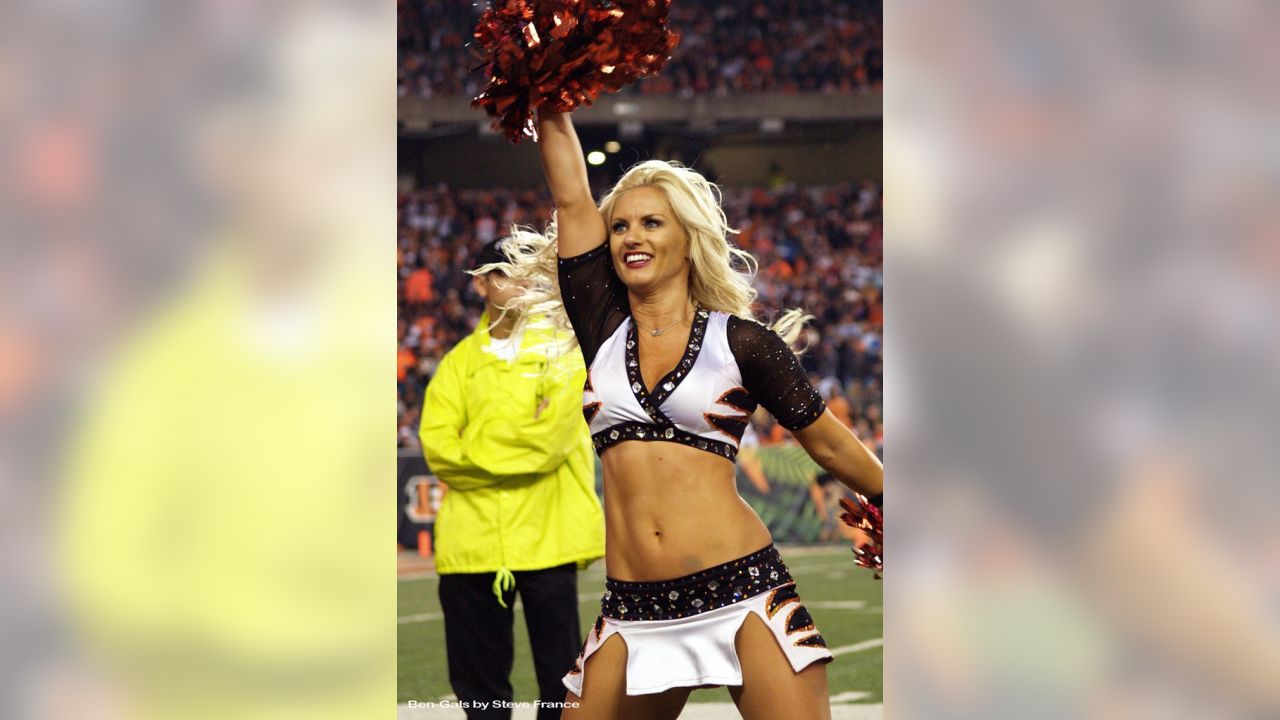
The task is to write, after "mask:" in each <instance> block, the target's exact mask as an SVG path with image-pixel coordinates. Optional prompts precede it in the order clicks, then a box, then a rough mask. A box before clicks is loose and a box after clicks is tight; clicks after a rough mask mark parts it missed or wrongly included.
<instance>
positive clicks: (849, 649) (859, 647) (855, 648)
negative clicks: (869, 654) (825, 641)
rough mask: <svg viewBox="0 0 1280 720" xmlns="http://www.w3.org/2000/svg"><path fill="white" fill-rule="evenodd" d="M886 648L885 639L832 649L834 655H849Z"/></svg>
mask: <svg viewBox="0 0 1280 720" xmlns="http://www.w3.org/2000/svg"><path fill="white" fill-rule="evenodd" d="M878 647H884V638H874V639H872V640H863V641H862V642H860V643H854V644H852V645H841V646H840V647H838V648H831V654H832V655H836V656H839V655H847V654H849V653H856V652H862V651H863V650H871V649H872V648H878Z"/></svg>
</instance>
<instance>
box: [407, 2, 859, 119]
mask: <svg viewBox="0 0 1280 720" xmlns="http://www.w3.org/2000/svg"><path fill="white" fill-rule="evenodd" d="M399 7H400V17H399V50H400V60H399V80H398V86H399V93H400V95H401V96H414V95H416V96H421V97H440V96H465V97H474V96H475V95H477V94H479V92H480V89H481V86H482V85H483V84H484V81H485V78H484V75H483V72H482V71H480V70H479V69H478V67H479V65H480V60H479V59H478V57H477V56H475V55H473V54H472V52H471V50H470V49H468V47H467V45H468V44H469V43H470V42H471V33H472V30H473V29H474V28H475V24H476V20H477V19H478V18H479V17H480V13H481V12H482V11H483V10H484V8H485V4H484V3H472V2H470V1H469V0H468V1H465V2H464V1H463V0H402V1H401V3H400V6H399ZM881 14H882V3H881V2H879V0H750V1H749V2H742V1H741V0H738V1H736V2H731V1H730V0H680V2H675V3H672V4H671V15H670V17H671V25H672V27H674V28H675V29H676V30H678V31H679V32H680V35H681V39H680V44H679V45H678V46H677V47H676V49H675V51H674V52H673V53H672V56H671V59H670V60H669V61H668V62H667V64H666V66H665V68H664V69H663V71H662V73H661V74H659V75H658V76H657V77H653V78H647V79H645V80H642V81H641V82H640V83H638V84H636V85H633V86H631V87H629V88H627V89H626V90H624V91H623V92H624V93H632V94H640V95H677V96H679V97H692V96H694V95H706V94H708V93H709V94H713V95H719V96H725V95H740V94H745V93H753V92H785V93H822V94H826V95H831V94H837V93H850V92H870V91H876V92H878V91H879V90H880V84H881V63H882V61H881V30H880V17H881Z"/></svg>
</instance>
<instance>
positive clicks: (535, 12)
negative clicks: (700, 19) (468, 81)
mask: <svg viewBox="0 0 1280 720" xmlns="http://www.w3.org/2000/svg"><path fill="white" fill-rule="evenodd" d="M670 5H671V0H613V1H612V2H610V1H608V0H494V4H493V6H492V7H490V8H489V9H487V10H485V11H484V14H482V15H481V16H480V21H479V23H477V24H476V29H475V40H476V46H477V47H478V48H479V49H480V50H481V51H482V52H483V54H484V58H485V66H486V68H487V74H488V77H489V84H488V85H487V86H486V87H485V89H484V91H483V92H482V93H480V95H478V96H477V97H476V98H475V100H473V101H472V103H471V104H472V105H473V106H475V107H482V108H484V109H485V111H486V112H488V113H489V115H490V116H492V117H493V129H494V130H496V131H498V132H500V133H502V134H503V135H505V136H506V137H507V139H508V140H510V141H511V142H513V143H515V142H520V139H521V137H523V136H525V135H528V136H529V137H533V138H534V139H537V134H536V132H535V131H534V126H533V115H534V113H535V112H536V111H537V110H538V109H539V108H543V107H545V108H547V109H550V110H553V111H555V112H569V111H570V110H573V109H575V108H577V107H579V106H582V105H590V104H591V102H592V101H593V100H595V99H596V98H597V97H599V96H600V94H601V93H612V92H617V91H619V90H621V89H622V88H623V87H625V86H627V85H629V84H631V83H633V82H635V81H636V79H637V78H640V77H644V76H647V75H656V74H657V72H658V71H659V70H661V69H662V66H663V64H664V63H666V61H667V58H668V57H670V55H671V50H672V48H674V47H675V46H676V43H677V42H679V40H680V36H679V35H678V34H677V33H675V32H673V31H672V30H670V29H669V28H668V27H667V10H668V9H669V7H670Z"/></svg>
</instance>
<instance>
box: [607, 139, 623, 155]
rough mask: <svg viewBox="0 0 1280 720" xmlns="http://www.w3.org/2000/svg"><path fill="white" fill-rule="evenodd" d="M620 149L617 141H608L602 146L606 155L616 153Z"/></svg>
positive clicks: (620, 145) (620, 146) (620, 144)
mask: <svg viewBox="0 0 1280 720" xmlns="http://www.w3.org/2000/svg"><path fill="white" fill-rule="evenodd" d="M621 149H622V143H620V142H618V141H617V140H610V141H609V142H607V143H605V144H604V151H605V152H607V153H616V152H618V151H619V150H621Z"/></svg>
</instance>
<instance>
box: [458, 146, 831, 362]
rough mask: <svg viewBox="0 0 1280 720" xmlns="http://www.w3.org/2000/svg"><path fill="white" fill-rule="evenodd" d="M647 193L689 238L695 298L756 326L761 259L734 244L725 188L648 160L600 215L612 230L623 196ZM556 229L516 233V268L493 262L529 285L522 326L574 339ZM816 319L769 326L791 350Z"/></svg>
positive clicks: (794, 313) (512, 243)
mask: <svg viewBox="0 0 1280 720" xmlns="http://www.w3.org/2000/svg"><path fill="white" fill-rule="evenodd" d="M642 187H650V188H654V189H656V190H658V191H659V192H661V193H662V195H663V197H664V198H666V200H667V203H668V204H669V205H670V206H671V210H672V212H673V213H674V214H675V217H676V223H677V224H678V225H679V226H680V227H681V228H682V229H683V230H684V232H685V235H686V236H687V237H688V238H689V295H690V297H691V299H692V300H693V301H694V302H695V303H696V304H698V305H699V306H701V307H703V308H705V309H707V310H719V311H722V312H726V313H729V314H730V315H737V316H738V317H742V318H746V319H748V320H754V319H755V313H754V312H753V310H752V304H753V303H754V302H755V300H756V296H757V293H756V290H755V288H753V287H752V286H751V279H752V277H754V276H755V273H756V269H757V264H756V259H755V258H754V257H752V256H751V254H750V253H748V252H746V251H744V250H742V249H740V248H738V247H736V246H734V245H733V244H731V243H730V242H729V237H730V236H731V235H736V234H737V233H738V231H737V230H735V229H734V228H731V227H730V226H729V221H728V218H727V217H726V216H725V214H724V209H723V208H722V207H721V205H720V203H721V194H720V188H718V187H717V186H716V185H715V183H712V182H710V181H708V180H707V179H706V178H705V177H703V176H702V175H701V174H699V173H698V172H697V171H695V170H693V169H691V168H687V167H685V166H684V165H681V164H680V163H677V162H668V161H664V160H646V161H644V162H642V163H639V164H637V165H635V166H633V167H632V168H631V169H630V170H628V171H627V172H626V173H625V174H624V175H623V176H622V179H621V180H619V181H618V184H617V185H614V186H613V189H612V190H610V191H609V192H608V194H606V195H605V196H604V197H603V198H602V199H601V200H600V205H599V209H600V214H601V215H603V216H604V219H605V222H606V224H608V222H609V220H610V217H611V216H612V214H613V207H614V205H615V204H616V203H617V201H618V198H620V197H622V195H623V194H624V193H627V192H630V191H631V190H635V189H636V188H642ZM557 231H558V228H557V224H556V216H555V214H554V213H553V214H552V216H551V222H550V224H549V225H548V226H547V231H546V232H545V233H537V232H534V231H532V230H530V229H529V228H520V227H516V228H513V229H512V233H511V237H510V238H508V239H507V240H506V241H505V242H504V243H503V246H502V247H503V252H504V253H505V254H506V256H507V258H508V260H509V261H510V262H509V263H506V264H495V265H493V266H492V269H501V270H503V271H504V272H507V273H508V275H510V276H511V277H513V278H517V279H522V280H526V281H529V283H530V287H529V289H528V290H526V291H525V293H524V294H523V295H521V296H520V297H517V298H515V299H513V300H512V301H511V306H512V307H513V308H515V307H518V308H519V310H521V311H522V312H521V318H520V320H519V321H518V327H519V325H520V324H523V323H525V322H529V321H530V320H529V318H530V317H531V316H539V317H540V321H541V322H545V323H548V324H549V325H551V326H553V327H554V328H555V329H556V330H560V331H563V330H568V331H569V332H570V334H571V335H572V328H571V327H570V325H569V318H568V315H566V314H565V310H564V305H563V303H562V302H561V300H560V287H559V284H560V281H559V271H558V265H557V256H556V236H557ZM606 242H607V240H606ZM485 268H490V266H487V265H486V266H485ZM481 269H484V268H481ZM812 317H813V316H812V315H807V314H805V312H804V311H803V310H801V309H799V308H793V309H791V310H787V311H786V312H784V313H782V315H781V316H780V317H779V318H778V320H776V321H775V322H774V323H773V324H771V325H770V326H769V327H770V329H772V330H773V331H774V332H776V333H778V335H780V336H781V337H782V339H783V340H785V341H786V342H787V344H788V345H790V344H793V343H795V342H796V340H798V339H799V338H800V337H801V335H802V334H804V325H805V323H807V322H808V321H809V320H810V319H812ZM557 334H559V333H557ZM576 344H577V340H576V338H574V339H573V340H571V341H570V342H569V343H568V344H567V345H566V346H565V347H564V348H562V349H571V348H572V347H573V346H574V345H576Z"/></svg>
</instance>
